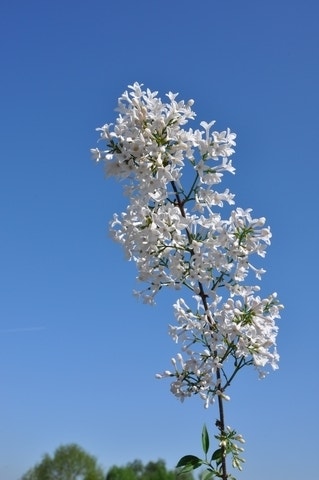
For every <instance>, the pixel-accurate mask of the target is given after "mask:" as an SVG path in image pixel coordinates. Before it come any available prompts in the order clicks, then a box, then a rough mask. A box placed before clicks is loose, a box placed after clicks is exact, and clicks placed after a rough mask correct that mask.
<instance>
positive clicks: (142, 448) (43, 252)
mask: <svg viewBox="0 0 319 480" xmlns="http://www.w3.org/2000/svg"><path fill="white" fill-rule="evenodd" d="M0 22H1V28H0V37H1V38H0V45H1V47H0V48H1V109H0V115H1V135H0V137H1V150H2V160H1V167H0V168H1V173H0V182H1V186H0V219H1V233H0V242H1V253H0V262H1V274H0V288H1V302H0V356H1V360H0V383H1V395H0V416H1V421H0V425H1V427H0V479H1V480H18V478H19V477H20V475H22V474H23V473H24V472H25V471H26V470H27V469H28V468H29V467H31V466H32V465H34V463H36V462H37V461H39V460H40V459H41V456H42V455H43V454H44V453H45V452H48V453H52V452H53V450H54V449H55V448H56V447H57V446H59V445H61V444H65V443H70V442H75V443H78V444H79V445H81V446H82V447H83V448H85V449H87V450H88V451H89V452H90V453H92V454H94V455H96V456H97V458H98V460H99V461H100V463H101V464H102V465H103V466H104V467H105V468H106V469H107V468H109V467H110V466H111V465H113V464H118V465H121V464H124V463H126V462H128V461H132V460H134V459H136V458H140V459H141V460H143V461H145V462H146V461H149V460H157V459H158V458H163V459H164V460H166V462H167V464H168V466H169V467H173V465H174V464H175V462H176V460H178V459H179V458H180V456H182V455H184V454H186V453H193V454H200V453H201V452H200V432H201V428H202V424H203V422H204V421H205V422H206V423H207V424H208V425H209V424H210V423H213V422H214V421H215V418H216V416H217V412H215V411H214V409H210V410H208V411H206V410H204V408H203V406H202V404H201V402H200V401H197V399H196V398H195V399H193V400H191V401H189V402H188V403H185V404H183V405H182V404H180V403H179V402H178V401H177V400H176V399H175V398H174V397H173V396H172V395H171V394H170V393H169V382H165V381H164V380H163V381H158V380H156V379H155V378H154V375H155V373H157V372H159V371H162V370H163V369H165V368H167V367H168V366H169V365H170V363H169V360H170V357H171V356H172V355H173V354H174V353H175V346H174V344H173V343H172V342H171V340H170V339H169V337H168V335H167V324H168V323H169V322H171V321H172V318H173V317H172V310H171V303H172V302H173V301H174V299H175V297H174V296H173V295H172V294H171V295H165V294H164V295H162V296H159V297H158V300H157V306H156V307H153V308H152V307H148V306H145V305H142V304H139V303H138V302H137V301H136V300H135V298H134V297H133V296H132V293H131V292H132V289H133V288H135V287H136V284H135V280H134V278H135V269H134V266H133V265H132V264H129V263H127V262H126V261H125V260H124V258H123V253H122V251H121V249H120V247H119V246H118V245H116V244H113V243H112V241H111V240H110V239H109V238H108V235H107V224H108V221H109V219H110V218H111V215H112V213H113V212H114V211H120V210H121V209H123V208H124V206H125V203H124V200H123V198H122V193H121V188H120V187H119V186H118V185H117V184H116V183H115V182H113V181H111V180H105V179H104V177H103V172H102V168H101V167H99V166H96V165H94V163H93V162H92V161H91V158H90V153H89V150H90V148H91V147H95V146H96V141H97V133H96V132H95V128H96V127H98V126H100V125H102V124H104V123H106V122H112V121H113V120H114V118H115V113H114V111H113V110H114V108H115V106H116V101H117V97H118V96H119V95H120V94H121V93H122V91H123V90H124V89H125V88H126V86H127V85H128V84H131V83H133V82H134V81H138V82H141V83H144V84H145V86H146V87H149V88H151V89H152V90H159V91H160V93H161V95H163V96H164V95H165V93H166V92H167V91H169V90H171V91H173V92H180V98H184V99H185V100H187V99H189V98H194V99H195V106H194V108H195V111H196V112H197V115H198V120H207V121H209V120H211V119H216V120H217V128H218V129H223V128H225V127H227V126H229V127H230V128H231V129H232V130H233V131H235V132H236V133H237V134H238V148H237V153H236V156H235V157H234V165H235V167H236V169H237V174H236V176H235V177H234V178H230V177H227V176H226V178H225V183H224V185H225V187H230V188H231V190H232V191H233V192H234V193H235V194H236V201H237V205H238V206H242V207H244V208H248V207H252V208H253V209H254V212H255V213H256V216H266V217H267V220H268V223H269V224H270V226H271V228H272V232H273V243H272V246H271V247H270V249H269V250H268V256H267V258H266V261H265V262H264V264H263V266H264V267H265V268H266V269H267V274H266V275H265V276H264V279H263V282H262V286H263V292H264V293H265V295H268V294H269V293H271V292H272V291H274V290H276V291H278V293H279V296H280V299H281V300H282V302H283V303H284V304H285V307H286V308H285V310H284V311H283V314H282V320H281V321H280V334H279V339H278V343H279V352H280V354H281V363H280V369H279V370H278V371H277V372H276V373H274V374H271V375H270V376H268V378H267V379H266V380H263V381H259V380H257V377H256V375H255V373H254V372H253V371H251V372H250V371H249V370H247V371H246V372H243V373H242V375H241V377H240V376H239V377H238V381H237V383H236V384H234V387H233V388H232V390H231V391H230V394H231V397H232V400H231V402H230V403H229V404H228V405H227V412H226V415H227V417H226V418H227V423H229V424H231V425H232V426H233V427H234V428H236V429H237V430H239V431H240V432H241V433H242V434H243V435H244V437H245V438H246V442H247V443H246V452H245V458H246V466H245V469H244V472H243V473H242V474H239V475H238V477H239V478H242V479H253V478H258V480H269V479H270V478H271V479H272V480H283V479H288V478H289V480H299V479H300V478H314V477H315V475H317V472H318V467H319V464H318V453H317V432H318V428H319V425H318V407H317V405H318V404H319V403H318V367H317V356H318V336H319V326H318V325H319V322H318V311H317V300H318V273H317V272H318V250H317V247H316V244H317V243H318V240H317V237H318V174H319V167H318V151H317V150H318V147H317V137H318V131H319V121H318V111H319V108H318V107H319V102H318V100H319V93H318V92H319V90H318V82H319V64H318V63H319V52H318V50H319V29H318V22H319V7H318V2H317V0H304V1H303V2H301V1H300V2H299V1H297V0H290V1H288V0H269V1H267V2H265V1H263V2H262V1H259V0H228V1H226V0H225V1H219V2H217V1H215V0H199V1H197V2H195V1H189V0H184V1H178V0H161V1H145V0H135V1H134V2H133V1H128V0H123V1H107V0H91V1H84V0H82V1H78V0H77V1H75V0H67V1H62V0H55V1H47V0H41V1H40V0H30V1H28V2H26V1H22V0H16V1H8V0H3V1H2V3H1V15H0Z"/></svg>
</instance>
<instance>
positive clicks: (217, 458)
mask: <svg viewBox="0 0 319 480" xmlns="http://www.w3.org/2000/svg"><path fill="white" fill-rule="evenodd" d="M222 459H223V450H222V449H221V448H218V449H217V450H215V452H214V453H213V455H212V459H211V461H212V462H213V461H214V460H215V462H216V463H217V465H218V464H219V463H221V461H222Z"/></svg>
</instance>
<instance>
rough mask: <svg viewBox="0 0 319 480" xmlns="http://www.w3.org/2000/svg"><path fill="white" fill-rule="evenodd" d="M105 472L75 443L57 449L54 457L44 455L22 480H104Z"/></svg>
mask: <svg viewBox="0 0 319 480" xmlns="http://www.w3.org/2000/svg"><path fill="white" fill-rule="evenodd" d="M104 478H105V473H104V472H103V470H102V469H101V468H100V467H99V466H98V464H97V460H96V458H95V457H93V456H92V455H89V454H88V453H86V452H85V450H83V449H82V448H81V447H79V446H78V445H75V444H71V445H64V446H61V447H59V448H57V449H56V451H55V452H54V455H53V457H52V458H51V457H50V455H48V454H46V455H44V457H43V459H42V461H41V462H40V463H39V464H37V465H35V466H34V467H33V468H31V469H30V470H29V471H28V472H26V473H25V474H24V475H23V477H22V478H21V480H104Z"/></svg>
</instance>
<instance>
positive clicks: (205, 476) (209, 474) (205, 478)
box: [200, 470, 215, 480]
mask: <svg viewBox="0 0 319 480" xmlns="http://www.w3.org/2000/svg"><path fill="white" fill-rule="evenodd" d="M214 475H215V472H214V470H206V471H205V472H203V473H202V475H201V476H200V480H210V479H211V478H213V477H214Z"/></svg>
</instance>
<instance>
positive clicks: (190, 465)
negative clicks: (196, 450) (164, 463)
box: [176, 455, 203, 473]
mask: <svg viewBox="0 0 319 480" xmlns="http://www.w3.org/2000/svg"><path fill="white" fill-rule="evenodd" d="M201 465H203V460H201V459H200V458H198V457H196V456H195V455H185V456H184V457H182V458H181V459H180V460H179V462H178V464H177V465H176V468H181V469H182V470H181V473H186V472H190V471H192V470H195V468H198V467H200V466H201Z"/></svg>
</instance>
